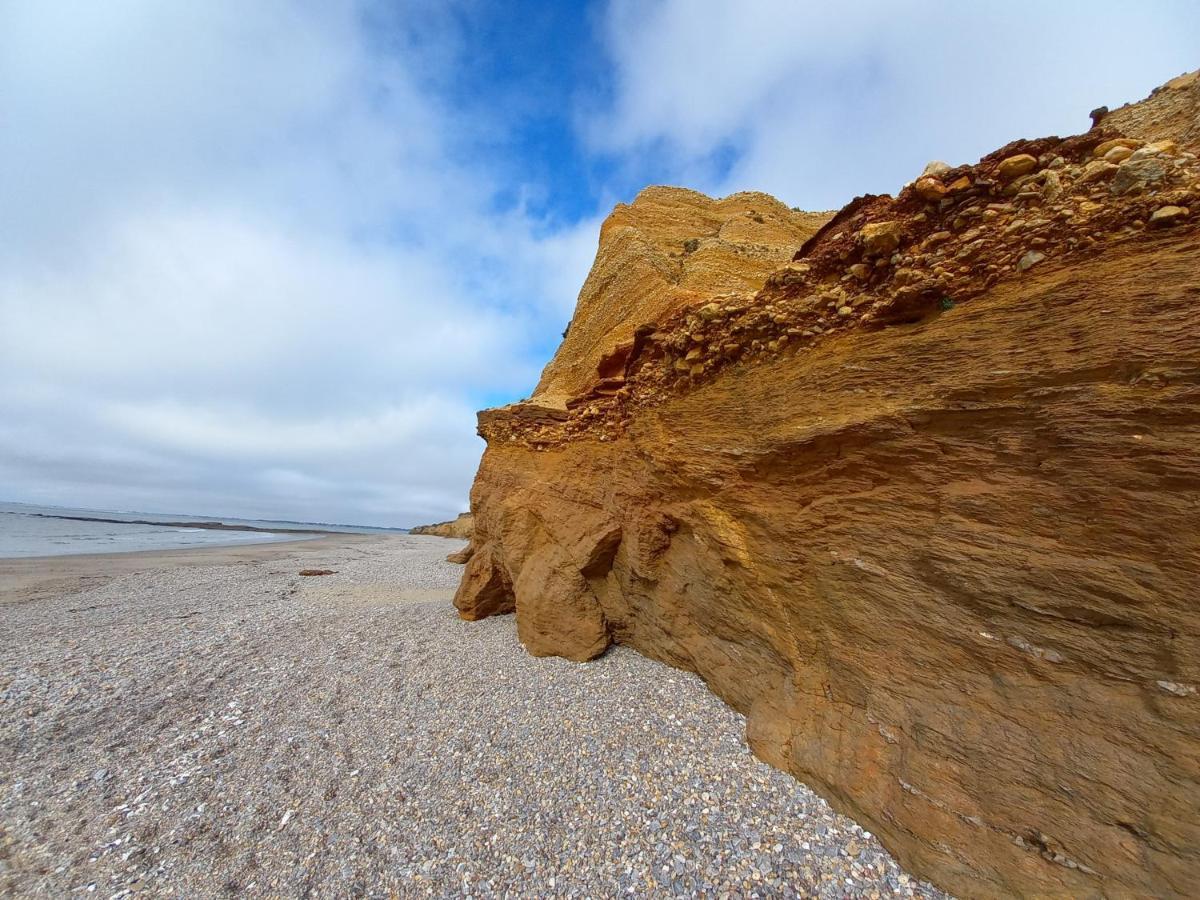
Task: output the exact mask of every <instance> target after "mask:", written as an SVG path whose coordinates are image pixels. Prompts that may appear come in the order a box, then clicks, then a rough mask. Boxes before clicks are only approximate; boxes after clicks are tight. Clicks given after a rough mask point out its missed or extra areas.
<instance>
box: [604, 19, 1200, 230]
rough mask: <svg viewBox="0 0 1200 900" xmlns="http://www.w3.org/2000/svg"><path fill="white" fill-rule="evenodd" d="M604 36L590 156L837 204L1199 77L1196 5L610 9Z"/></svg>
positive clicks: (1066, 128)
mask: <svg viewBox="0 0 1200 900" xmlns="http://www.w3.org/2000/svg"><path fill="white" fill-rule="evenodd" d="M606 27H607V31H606V34H607V46H608V49H609V52H610V54H611V57H612V61H613V65H614V67H615V75H614V85H615V93H614V98H613V102H612V105H611V108H610V109H608V110H607V111H605V113H604V114H603V115H601V116H599V117H597V118H596V119H595V120H594V121H593V122H592V123H591V127H590V129H589V134H590V137H591V139H592V141H593V143H594V146H596V147H597V148H599V149H603V150H607V151H608V152H612V153H617V154H629V153H633V152H636V153H641V154H647V153H652V154H654V156H655V158H656V159H657V160H659V161H660V162H661V163H663V164H664V165H666V166H667V167H668V169H669V170H670V171H673V172H675V173H679V174H680V175H681V176H683V177H691V178H699V179H700V180H701V181H702V182H703V183H701V184H699V185H697V186H699V187H702V188H707V189H708V190H710V191H714V192H719V193H725V192H729V191H732V190H739V189H748V188H753V189H760V190H767V191H770V192H772V193H775V194H777V195H778V196H780V197H781V198H783V199H785V200H786V201H788V202H789V203H792V204H795V205H799V206H802V207H804V208H807V209H824V208H834V207H838V206H840V205H842V204H843V203H845V202H846V201H848V200H850V199H851V198H852V197H853V196H854V195H856V194H861V193H867V192H883V191H889V192H890V191H894V190H896V189H897V188H899V187H900V185H902V184H903V183H904V182H905V181H908V180H909V179H911V178H912V177H913V175H914V174H916V173H918V172H919V171H920V170H921V168H922V167H923V165H924V164H925V163H926V162H928V161H929V160H931V159H947V160H948V161H950V162H952V163H961V162H974V161H975V160H976V159H978V158H979V157H980V156H981V155H983V154H984V153H987V152H990V151H991V150H993V149H995V148H997V147H999V146H1002V145H1003V144H1005V143H1008V142H1009V141H1011V140H1013V139H1015V138H1018V137H1038V136H1042V135H1045V134H1054V133H1060V134H1070V133H1075V132H1078V131H1083V130H1086V129H1087V127H1088V126H1089V124H1090V122H1089V120H1088V118H1087V114H1088V112H1089V111H1090V110H1091V109H1092V108H1094V107H1096V106H1099V105H1101V104H1107V105H1110V106H1116V105H1119V104H1120V103H1122V102H1126V101H1130V100H1137V99H1140V98H1141V97H1142V96H1144V95H1145V94H1147V93H1148V92H1149V90H1150V89H1151V88H1152V87H1154V86H1156V85H1157V84H1160V83H1161V82H1163V81H1165V80H1167V79H1168V78H1170V77H1173V76H1174V75H1177V74H1179V73H1180V72H1182V71H1186V70H1189V69H1192V68H1195V67H1196V65H1197V64H1198V60H1197V58H1196V48H1197V47H1200V6H1198V5H1196V4H1195V3H1192V2H1159V3H1146V4H1137V5H1131V4H1129V3H1124V2H1122V3H1113V2H1105V0H1094V2H1087V3H1084V2H1057V3H1043V2H1033V0H1010V2H1006V3H1003V4H995V3H989V4H984V3H951V2H916V0H907V2H903V0H899V2H896V0H890V2H882V0H874V2H861V3H843V4H829V3H823V2H807V3H796V2H792V0H744V2H741V3H737V4H729V3H722V2H720V0H660V2H650V3H647V2H641V0H615V2H613V3H612V4H611V6H610V8H609V15H608V17H607V20H606ZM730 158H731V159H732V160H733V163H732V166H731V167H728V166H726V165H724V164H723V162H727V161H728V159H730ZM727 168H728V171H726V169H727Z"/></svg>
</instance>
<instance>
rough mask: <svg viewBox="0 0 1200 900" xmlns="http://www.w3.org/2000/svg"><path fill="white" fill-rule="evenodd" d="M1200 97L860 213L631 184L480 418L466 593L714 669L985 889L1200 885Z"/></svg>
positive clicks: (712, 674)
mask: <svg viewBox="0 0 1200 900" xmlns="http://www.w3.org/2000/svg"><path fill="white" fill-rule="evenodd" d="M1198 123H1200V83H1198V82H1197V78H1196V76H1195V75H1191V76H1185V77H1183V78H1180V79H1176V80H1175V81H1174V82H1171V83H1170V84H1169V85H1167V86H1165V87H1164V88H1162V89H1160V90H1159V91H1157V92H1156V93H1155V94H1154V95H1152V96H1151V97H1150V98H1148V99H1147V100H1146V101H1143V103H1141V104H1137V105H1133V106H1128V107H1123V108H1121V109H1118V110H1115V111H1113V112H1111V113H1108V114H1107V115H1105V116H1104V117H1103V118H1102V119H1101V120H1100V121H1099V122H1098V124H1097V126H1096V127H1095V128H1093V129H1092V130H1091V131H1089V132H1088V133H1086V134H1083V135H1079V136H1076V137H1072V138H1068V139H1065V140H1062V139H1059V138H1044V139H1041V140H1033V141H1019V142H1016V143H1014V144H1011V145H1009V146H1007V147H1005V148H1002V149H1001V150H999V151H997V152H996V153H994V154H992V155H990V156H988V157H986V158H985V159H983V160H982V161H981V162H980V163H979V164H977V165H974V166H960V167H958V168H950V167H948V166H944V165H938V166H932V167H931V168H930V169H929V170H928V174H926V175H924V176H923V177H921V178H919V179H918V180H917V181H916V182H915V183H914V184H912V185H910V186H908V187H906V188H905V189H904V190H903V191H902V192H901V193H900V195H899V196H898V197H896V198H892V197H887V196H881V197H863V198H859V199H858V200H856V201H855V202H854V203H852V204H851V205H850V206H848V207H847V208H846V209H844V210H842V211H841V212H840V213H838V214H837V215H836V216H834V217H833V218H832V220H829V221H828V223H827V224H826V220H828V219H829V217H827V216H815V217H809V219H807V220H805V219H803V218H802V217H799V216H795V217H791V218H789V217H788V216H785V215H784V214H783V212H781V210H783V209H784V208H782V207H780V206H778V205H775V206H770V205H768V203H767V202H766V201H765V200H762V199H760V198H761V197H762V195H738V197H742V198H744V197H751V198H752V199H751V200H750V201H747V202H742V201H739V200H737V198H730V199H727V200H725V201H709V200H707V199H706V198H700V197H699V195H695V194H693V193H691V192H682V191H680V192H675V191H671V190H667V189H654V190H652V191H647V192H646V193H645V194H643V195H642V196H641V197H639V198H638V200H637V201H635V202H634V204H633V205H632V206H630V207H622V208H619V209H618V211H617V212H616V213H614V214H613V216H612V217H610V219H609V221H608V222H607V223H606V224H605V226H604V229H603V230H602V232H601V241H600V249H599V252H598V254H597V259H596V264H595V268H594V269H593V277H590V278H589V280H588V284H587V285H585V288H584V291H583V293H582V294H581V297H580V303H579V308H578V309H577V312H576V315H575V318H574V320H573V324H572V326H571V329H570V332H569V334H568V336H567V338H566V340H565V341H564V343H563V345H562V347H561V348H560V350H559V352H558V354H557V355H556V357H555V359H554V361H553V362H552V363H551V364H550V365H549V366H548V367H547V369H546V373H545V375H544V376H543V379H542V383H541V384H540V385H539V388H538V391H537V392H536V393H535V395H534V397H533V398H532V399H531V400H530V401H527V402H525V403H521V404H517V405H514V406H509V407H505V408H503V409H497V410H489V411H486V412H484V413H481V414H480V433H481V434H482V435H483V437H484V438H486V440H487V442H488V448H487V451H486V453H485V454H484V458H483V462H482V464H481V466H480V470H479V474H478V476H477V479H476V482H475V486H474V489H473V491H472V504H471V505H472V511H473V512H474V514H475V530H474V534H473V537H472V544H471V548H472V549H471V555H470V560H469V562H468V564H467V569H466V571H465V574H464V578H463V581H462V585H461V586H460V588H459V591H458V595H457V597H456V600H455V602H456V604H457V606H458V608H459V610H460V612H461V614H462V616H463V617H464V618H467V619H477V618H481V617H484V616H489V615H494V614H497V613H509V612H514V611H515V613H516V616H517V627H518V631H519V634H520V637H521V640H522V641H523V642H524V643H525V645H526V647H527V648H528V649H529V651H530V652H531V653H534V654H538V655H547V654H557V655H561V656H565V657H568V658H570V659H577V660H585V659H589V658H591V657H594V656H596V655H597V654H599V653H602V652H603V651H604V650H605V648H606V647H607V646H608V645H609V644H610V643H611V642H614V641H616V642H620V643H624V644H629V645H631V646H633V647H635V648H637V649H638V650H640V651H641V652H643V653H645V654H647V655H649V656H652V657H654V658H656V659H659V660H663V661H664V662H667V663H670V664H671V665H674V666H678V667H680V668H684V669H690V670H692V671H695V672H698V673H699V674H700V675H702V676H703V677H704V679H705V680H706V681H707V683H708V684H709V686H710V687H711V688H712V689H713V690H714V691H715V692H717V693H718V694H719V695H721V696H722V697H723V698H725V699H726V700H727V701H728V702H729V703H730V704H731V705H733V706H734V707H736V708H737V709H739V710H741V711H742V712H744V713H745V714H746V715H747V716H748V740H749V742H750V744H751V746H752V747H753V748H754V750H755V752H756V753H758V754H759V755H760V756H761V757H762V758H763V759H765V760H767V761H769V762H770V763H772V764H774V765H776V766H778V767H780V768H782V769H786V770H787V771H789V772H792V773H794V774H795V775H796V776H797V777H798V778H800V779H802V780H804V781H805V782H807V783H808V784H810V785H812V786H813V787H815V788H817V789H818V790H819V791H821V792H822V793H823V794H824V795H825V796H827V797H828V798H830V799H831V800H832V801H833V802H834V803H835V805H837V806H838V807H839V808H840V809H842V810H845V811H847V812H850V813H851V814H853V815H854V816H855V817H856V818H857V819H858V820H859V821H860V822H862V823H864V824H865V825H867V826H869V827H870V829H871V831H873V832H876V833H877V834H878V835H879V836H880V837H881V839H882V840H883V842H884V843H885V844H886V845H887V846H888V847H889V848H890V849H891V850H892V851H893V852H895V853H896V854H897V855H898V857H899V858H900V859H901V861H902V862H903V863H904V864H905V865H906V866H908V867H910V868H911V869H913V870H914V871H916V872H918V873H920V874H922V875H926V876H929V877H930V878H932V879H933V880H934V881H936V882H937V883H938V884H940V885H942V886H944V887H946V888H948V889H950V890H953V891H955V892H957V893H959V894H961V895H964V896H971V897H992V896H1008V895H1024V896H1031V895H1033V896H1081V897H1126V896H1163V897H1166V896H1175V897H1182V896H1186V895H1194V891H1195V889H1196V885H1197V884H1200V693H1198V691H1200V607H1198V606H1197V597H1198V595H1200V227H1198V223H1200V163H1198V161H1197V159H1196V155H1195V154H1196V153H1197V152H1198V151H1200V125H1198ZM750 205H752V206H753V209H752V210H750ZM754 216H757V217H758V218H759V219H763V220H764V221H763V222H762V223H759V222H757V221H756V220H755V218H754ZM758 227H763V228H764V231H763V232H761V233H760V234H759V237H761V238H762V240H761V247H762V249H761V250H758V249H747V248H748V247H749V245H750V244H754V243H756V241H754V240H751V239H747V240H746V243H740V242H739V241H740V240H741V239H742V238H745V237H746V235H747V234H748V233H750V232H753V231H754V229H755V228H758ZM681 236H683V238H686V239H687V240H688V241H691V239H692V237H695V238H696V240H695V241H694V242H689V243H687V244H686V246H685V245H683V244H681ZM727 237H728V239H726V238H727ZM772 241H775V242H776V243H775V244H772V243H771V242H772ZM783 244H786V245H787V246H786V248H785V247H783ZM676 246H679V249H678V250H677V251H675V250H672V249H671V248H674V247H676ZM797 248H802V250H801V252H799V253H798V254H796V255H797V257H798V258H796V259H792V256H793V253H794V252H795V251H796V249H797ZM789 260H790V261H789ZM613 310H616V311H617V312H616V313H614V312H613Z"/></svg>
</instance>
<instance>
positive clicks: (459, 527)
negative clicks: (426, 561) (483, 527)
mask: <svg viewBox="0 0 1200 900" xmlns="http://www.w3.org/2000/svg"><path fill="white" fill-rule="evenodd" d="M473 528H474V520H473V517H472V516H471V514H470V513H469V512H466V513H461V514H459V516H458V518H456V519H451V520H450V521H449V522H438V523H437V524H435V525H418V526H417V527H416V528H410V529H409V530H408V533H409V534H432V535H434V536H435V537H444V538H459V539H463V540H469V539H470V537H471V531H472V529H473Z"/></svg>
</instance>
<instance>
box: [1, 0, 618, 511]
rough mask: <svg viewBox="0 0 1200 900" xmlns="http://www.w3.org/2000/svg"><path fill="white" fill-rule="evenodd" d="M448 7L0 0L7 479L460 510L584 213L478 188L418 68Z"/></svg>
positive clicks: (19, 488)
mask: <svg viewBox="0 0 1200 900" xmlns="http://www.w3.org/2000/svg"><path fill="white" fill-rule="evenodd" d="M448 13H449V11H448V10H447V9H446V8H444V7H441V6H439V5H435V4H428V5H426V4H402V5H397V6H394V7H387V8H375V7H369V6H367V5H365V4H360V3H356V2H349V0H343V2H325V3H300V2H284V0H262V2H256V3H240V2H236V0H211V2H205V3H184V2H179V3H162V2H156V0H117V2H112V3H105V4H94V3H86V2H69V0H64V2H39V3H32V4H11V5H5V7H4V9H3V12H2V13H0V16H2V17H3V19H4V23H3V27H0V120H2V121H4V122H5V128H4V130H3V136H2V137H0V171H3V172H4V173H5V174H4V177H3V178H0V210H3V213H2V216H3V220H2V221H0V384H3V385H4V388H3V389H2V390H0V423H2V424H0V497H6V498H12V499H28V500H36V501H41V502H57V503H64V504H79V505H95V506H120V507H124V508H128V507H130V506H131V505H138V504H141V506H142V508H149V509H161V510H165V511H178V512H192V511H195V512H202V513H213V514H217V513H226V514H249V515H264V516H268V515H269V516H277V515H282V516H287V517H289V518H298V519H313V518H317V519H324V520H329V519H338V520H340V521H361V522H378V523H382V524H415V523H416V522H417V521H418V520H422V519H428V518H431V517H433V518H436V517H441V516H446V515H450V514H452V513H454V512H457V511H458V510H459V509H461V508H463V507H464V505H465V502H466V492H467V488H468V486H469V484H470V478H471V475H472V474H473V470H474V465H475V463H476V461H477V459H478V455H479V452H480V451H481V450H482V442H480V441H479V440H478V439H477V438H476V437H475V436H474V414H473V413H474V406H475V404H476V403H477V402H479V398H482V397H485V396H490V395H492V394H504V393H510V394H518V393H520V392H521V391H522V390H524V389H526V388H527V387H528V386H529V385H532V384H533V383H534V382H535V381H536V378H537V371H538V369H539V368H540V364H541V360H540V359H536V358H534V357H533V356H531V355H530V347H531V346H532V345H534V344H535V343H536V342H538V341H539V340H540V339H541V338H540V336H541V335H542V334H544V333H545V332H547V331H548V330H549V331H553V329H554V328H555V327H559V328H560V327H561V324H560V322H561V321H565V319H566V317H567V315H568V314H569V312H567V313H564V306H566V307H569V303H570V301H573V298H574V293H575V291H576V290H577V288H578V284H579V283H581V282H582V278H583V275H584V274H585V272H586V267H587V265H588V263H589V262H590V252H589V253H588V254H587V255H586V258H585V256H584V254H582V253H580V252H576V248H577V247H578V246H579V245H580V244H581V243H586V233H587V231H588V230H590V229H593V228H594V225H592V224H591V223H587V224H583V225H581V226H579V227H578V228H576V229H567V230H565V231H564V230H552V229H547V227H546V225H545V223H542V222H538V221H535V220H533V219H532V218H531V217H529V216H527V215H524V214H523V213H522V212H521V211H519V210H518V211H515V212H508V213H503V214H501V213H497V212H495V211H494V210H493V209H492V208H491V202H492V198H493V196H494V195H495V193H496V191H497V190H498V188H500V187H502V185H501V184H500V183H499V182H498V181H497V179H498V178H499V177H500V173H499V171H498V170H497V169H496V168H495V167H488V166H487V165H485V164H481V163H480V162H479V161H478V159H477V158H475V157H473V156H472V153H471V150H472V143H471V142H472V140H473V139H474V135H473V133H472V124H471V119H470V115H469V111H467V110H461V109H455V108H453V107H451V106H449V105H448V104H447V103H445V102H442V101H440V100H439V99H438V96H439V95H438V93H437V92H436V91H434V90H432V89H431V84H432V83H433V82H436V80H437V79H438V78H441V77H444V75H445V72H446V71H449V70H450V69H451V67H452V66H453V65H454V64H455V63H456V62H457V59H456V53H457V52H459V50H460V47H459V43H458V35H457V34H456V32H455V31H454V30H453V28H452V27H449V26H450V23H451V22H452V19H451V18H447V16H448ZM368 22H369V23H370V24H371V28H367V27H366V24H367V23H368ZM466 160H469V162H467V161H466ZM592 234H593V235H594V230H593V231H592ZM592 240H593V241H594V237H593V238H592ZM572 284H573V285H574V286H573V287H571V289H570V293H569V295H568V297H567V302H566V303H565V304H564V298H563V297H562V296H561V291H562V290H563V288H564V286H566V285H572Z"/></svg>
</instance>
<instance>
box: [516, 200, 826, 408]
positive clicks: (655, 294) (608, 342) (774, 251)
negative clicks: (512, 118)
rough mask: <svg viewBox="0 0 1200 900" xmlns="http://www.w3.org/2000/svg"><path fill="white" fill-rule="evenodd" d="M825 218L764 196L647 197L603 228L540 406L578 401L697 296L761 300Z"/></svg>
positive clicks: (539, 393) (620, 210) (543, 384)
mask: <svg viewBox="0 0 1200 900" xmlns="http://www.w3.org/2000/svg"><path fill="white" fill-rule="evenodd" d="M828 218H829V215H828V214H821V213H807V212H798V211H796V210H792V209H789V208H788V207H787V206H785V205H784V204H782V203H780V202H779V201H778V200H776V199H775V198H774V197H771V196H769V195H767V194H759V193H750V192H747V193H741V194H733V195H731V196H729V197H725V198H724V199H721V200H714V199H712V198H711V197H707V196H705V195H704V194H701V193H699V192H697V191H690V190H686V189H684V188H673V187H650V188H646V189H645V190H644V191H642V192H641V193H640V194H638V195H637V197H636V198H635V199H634V201H633V203H630V204H628V205H626V204H621V205H619V206H617V208H616V209H614V210H613V211H612V213H611V214H610V215H609V217H608V218H607V219H606V220H605V221H604V224H603V225H602V226H601V228H600V248H601V249H600V252H598V253H597V255H596V262H595V264H594V265H593V266H592V271H591V273H590V274H589V275H588V277H587V281H585V282H584V285H583V289H582V290H581V291H580V292H579V300H578V302H577V304H576V307H575V315H574V317H573V318H572V319H571V324H570V327H569V328H568V330H567V334H566V337H565V338H564V340H563V342H562V346H561V347H559V350H558V353H556V354H555V356H554V359H553V360H552V361H551V362H550V364H549V365H548V366H546V369H545V371H544V372H543V373H542V378H541V381H540V382H539V383H538V386H537V389H536V390H535V391H534V397H535V399H537V400H538V401H539V402H541V403H544V404H546V405H561V404H562V403H564V402H565V401H566V400H567V399H568V398H570V397H574V396H576V395H578V394H579V393H581V392H582V391H583V389H584V388H585V387H586V386H587V385H588V384H590V383H591V382H592V381H593V380H594V378H595V375H596V367H597V365H598V364H599V362H600V360H601V359H602V358H603V357H605V356H606V355H609V354H612V353H613V351H614V350H616V349H617V348H618V346H620V345H621V344H622V343H623V342H628V341H630V340H632V338H633V333H634V331H635V330H636V329H637V327H638V326H640V325H646V324H653V323H654V322H656V321H658V320H659V319H660V318H662V317H663V316H665V315H667V314H668V313H670V312H673V311H675V310H676V309H679V308H680V307H682V306H685V305H688V304H690V303H694V302H695V301H696V299H697V298H698V297H701V296H711V295H713V294H720V293H723V292H730V293H734V292H749V293H753V292H754V291H756V290H758V289H759V288H760V287H762V283H763V279H764V278H766V276H767V275H768V274H769V273H770V272H772V271H773V270H775V269H777V268H779V266H781V265H783V264H784V263H785V262H787V261H788V260H789V259H791V257H792V253H793V252H794V251H795V249H796V248H797V247H798V246H800V245H801V244H802V243H804V241H805V240H806V239H807V238H808V237H809V236H810V235H812V234H813V232H815V231H816V230H817V229H818V228H820V227H821V226H822V225H823V224H825V222H826V220H827V219H828Z"/></svg>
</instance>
